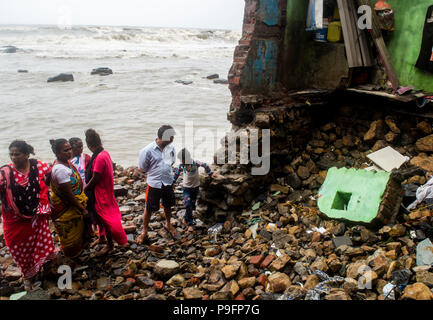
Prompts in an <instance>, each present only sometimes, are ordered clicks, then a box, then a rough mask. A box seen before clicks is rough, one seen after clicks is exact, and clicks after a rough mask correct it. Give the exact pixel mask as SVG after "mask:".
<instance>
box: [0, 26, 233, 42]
mask: <svg viewBox="0 0 433 320" xmlns="http://www.w3.org/2000/svg"><path fill="white" fill-rule="evenodd" d="M240 37H241V33H240V32H239V31H231V30H200V29H182V28H145V27H107V26H101V27H98V26H86V27H73V28H71V29H70V30H62V29H59V28H57V27H46V26H45V27H35V26H29V27H28V26H0V41H1V40H4V39H7V40H8V41H9V42H10V43H14V42H16V43H21V44H32V43H38V44H41V43H56V44H57V43H64V42H74V43H81V44H85V43H90V42H95V41H102V42H113V41H114V42H126V43H128V42H132V43H146V42H175V43H176V42H178V43H179V42H185V41H191V42H206V41H220V42H235V41H237V40H239V39H240Z"/></svg>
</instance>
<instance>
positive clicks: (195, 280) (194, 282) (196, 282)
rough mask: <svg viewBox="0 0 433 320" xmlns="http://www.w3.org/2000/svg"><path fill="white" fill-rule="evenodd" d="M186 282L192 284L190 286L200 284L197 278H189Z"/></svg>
mask: <svg viewBox="0 0 433 320" xmlns="http://www.w3.org/2000/svg"><path fill="white" fill-rule="evenodd" d="M188 282H189V283H192V284H200V279H198V278H191V279H189V280H188Z"/></svg>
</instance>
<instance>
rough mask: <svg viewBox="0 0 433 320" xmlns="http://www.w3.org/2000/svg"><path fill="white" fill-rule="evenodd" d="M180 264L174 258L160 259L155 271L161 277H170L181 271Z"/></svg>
mask: <svg viewBox="0 0 433 320" xmlns="http://www.w3.org/2000/svg"><path fill="white" fill-rule="evenodd" d="M179 267H180V266H179V264H178V263H177V262H176V261H173V260H165V259H164V260H160V261H158V263H157V264H156V265H155V267H154V269H153V271H154V272H155V273H156V274H157V275H158V276H160V277H161V278H170V277H171V276H173V275H175V274H176V273H177V272H178V271H179Z"/></svg>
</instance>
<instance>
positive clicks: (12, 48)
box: [1, 46, 18, 53]
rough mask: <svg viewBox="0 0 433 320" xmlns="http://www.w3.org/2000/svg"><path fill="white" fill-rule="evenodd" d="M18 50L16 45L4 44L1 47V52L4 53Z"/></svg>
mask: <svg viewBox="0 0 433 320" xmlns="http://www.w3.org/2000/svg"><path fill="white" fill-rule="evenodd" d="M17 50H18V48H17V47H14V46H4V47H2V48H1V52H3V53H16V52H17Z"/></svg>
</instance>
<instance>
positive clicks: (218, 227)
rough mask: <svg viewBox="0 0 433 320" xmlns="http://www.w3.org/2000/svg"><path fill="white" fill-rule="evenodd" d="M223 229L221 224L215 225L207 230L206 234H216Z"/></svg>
mask: <svg viewBox="0 0 433 320" xmlns="http://www.w3.org/2000/svg"><path fill="white" fill-rule="evenodd" d="M222 229H223V223H217V224H215V225H213V226H212V227H210V228H209V229H208V230H207V233H208V234H218V233H220V232H221V230H222Z"/></svg>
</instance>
